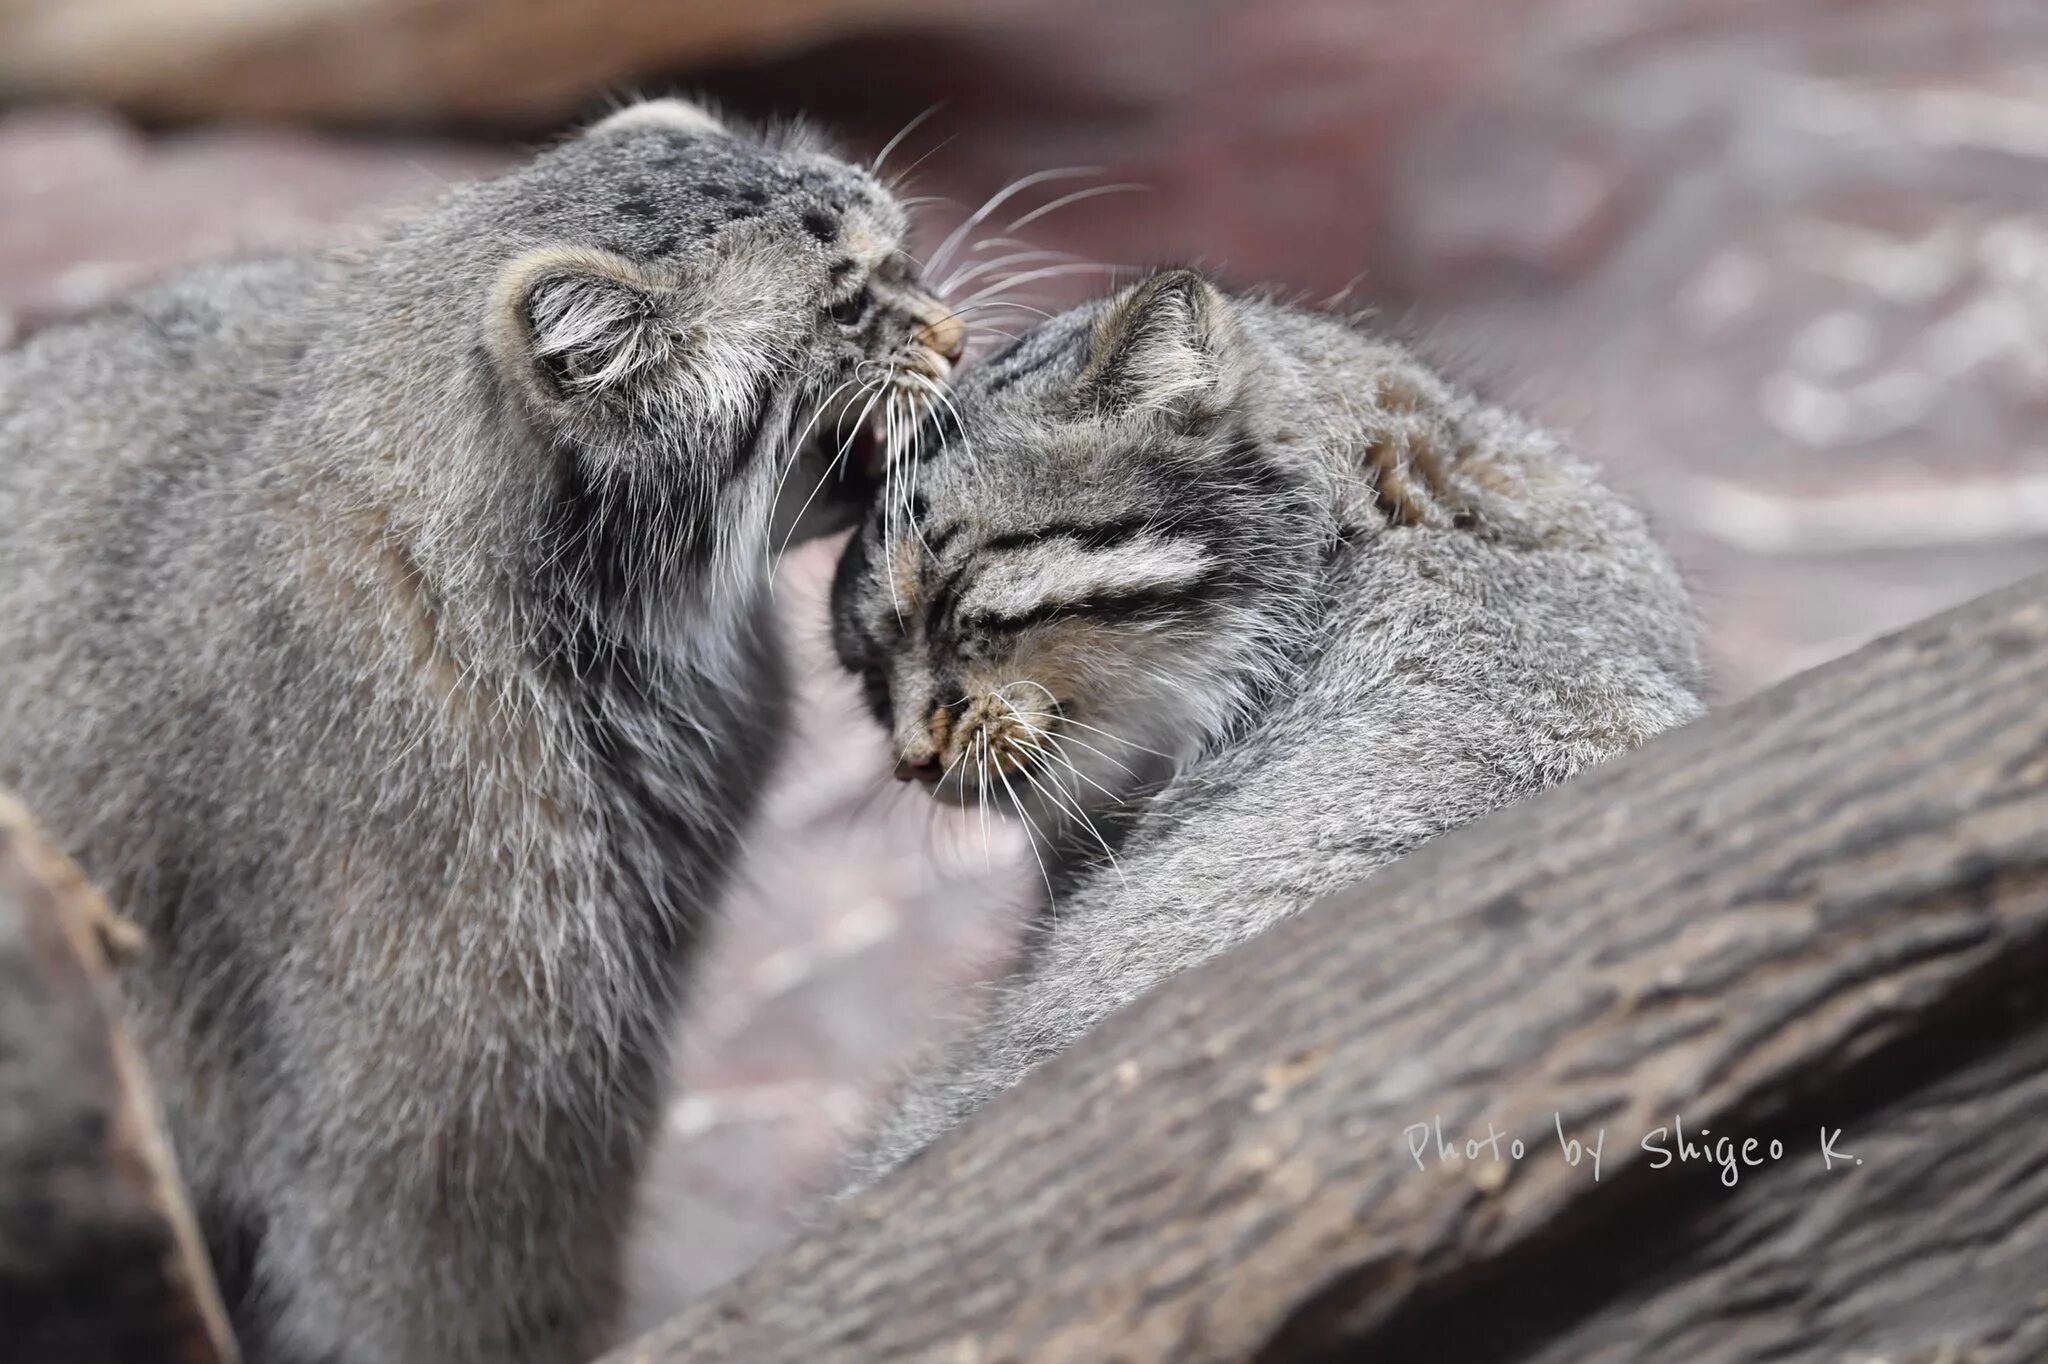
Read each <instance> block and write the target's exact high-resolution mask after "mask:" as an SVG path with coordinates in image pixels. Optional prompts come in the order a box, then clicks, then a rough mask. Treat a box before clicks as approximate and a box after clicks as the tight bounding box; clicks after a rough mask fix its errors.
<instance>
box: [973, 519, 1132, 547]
mask: <svg viewBox="0 0 2048 1364" xmlns="http://www.w3.org/2000/svg"><path fill="white" fill-rule="evenodd" d="M1158 527H1159V523H1158V520H1157V519H1156V518H1154V517H1151V516H1127V517H1123V518H1121V519H1119V520H1116V521H1097V522H1092V523H1088V522H1071V521H1055V522H1052V523H1050V524H1049V525H1044V526H1038V527H1036V528H1034V529H1032V530H1015V531H1009V532H1007V533H1006V534H1003V535H997V536H993V537H991V538H990V539H988V540H987V541H985V542H984V543H983V544H982V546H981V548H982V552H983V553H992V552H995V551H998V550H1005V549H1024V548H1026V547H1028V546H1031V545H1040V544H1044V543H1045V542H1046V541H1047V540H1072V541H1074V543H1075V544H1076V545H1077V546H1078V547H1080V548H1082V549H1109V548H1112V547H1113V546H1116V545H1121V544H1123V543H1124V542H1126V541H1128V540H1134V539H1136V538H1137V537H1138V536H1140V535H1143V534H1145V533H1146V532H1147V531H1152V530H1157V529H1158Z"/></svg>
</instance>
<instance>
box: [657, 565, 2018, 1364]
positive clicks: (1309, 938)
mask: <svg viewBox="0 0 2048 1364" xmlns="http://www.w3.org/2000/svg"><path fill="white" fill-rule="evenodd" d="M2044 597H2048V581H2036V582H2033V583H2029V584H2026V585H2024V586H2022V587H2020V588H2017V589H2013V590H2010V591H2007V592H2005V593H2002V594H1998V595H1995V596H1993V597H1989V598H1986V599H1984V600H1982V601H1979V602H1977V603H1975V604H1973V605H1971V606H1968V607H1965V608H1963V609H1961V610H1959V611H1956V612H1952V613H1950V614H1948V615H1945V616H1942V617H1938V618H1936V619H1934V620H1932V621H1929V622H1926V623H1923V624H1922V625H1920V626H1918V627H1915V628H1914V629H1911V630H1908V631H1906V632H1904V633H1903V634H1901V635H1899V636H1896V637H1893V638H1890V639H1887V640H1884V641H1881V642H1879V643H1877V644H1875V645H1872V646H1871V647H1869V648H1867V649H1865V650H1863V651H1862V652H1860V653H1858V654H1857V655H1855V656H1854V657H1852V658H1850V659H1847V660H1845V661H1843V662H1841V663H1839V664H1836V665H1832V666H1830V667H1827V668H1825V669H1822V670H1820V671H1817V672H1815V673H1812V674H1809V675H1807V676H1805V677H1802V678H1799V679H1796V680H1795V681H1794V682H1792V683H1790V684H1788V685H1786V686H1784V687H1780V688H1778V689H1776V690H1774V691H1772V692H1770V693H1767V694H1766V695H1763V696H1761V697H1758V698H1756V699H1754V700H1752V701H1750V702H1748V703H1745V704H1743V705H1740V706H1737V707H1734V708H1732V709H1730V710H1729V711H1727V712H1725V713H1723V714H1720V715H1717V716H1715V717H1713V718H1712V719H1710V720H1708V721H1705V722H1703V723H1701V724H1698V725H1696V726H1693V727H1691V728H1689V729H1687V730H1685V731H1683V732H1680V733H1677V734H1673V735H1669V736H1666V737H1665V738H1663V739H1661V740H1659V741H1657V742H1656V743H1654V744H1652V745H1650V746H1649V747H1648V748H1646V749H1645V750H1644V751H1642V752H1640V753H1636V754H1631V755H1629V756H1628V757H1626V758H1624V759H1621V760H1618V761H1616V762H1613V763H1611V764H1608V765H1607V766H1605V767H1603V768H1601V769H1600V770H1598V771H1595V772H1592V773H1589V774H1587V775H1586V776H1584V777H1582V778H1581V779H1579V780H1577V781H1575V782H1573V783H1571V784H1570V785H1569V786H1568V787H1567V788H1565V789H1563V790H1561V791H1557V792H1552V793H1548V794H1546V795H1544V796H1542V797H1539V798H1537V799H1533V800H1530V801H1527V802H1525V803H1523V804H1522V805H1520V806H1517V807H1515V808H1513V809H1511V810H1507V811H1504V812H1502V813H1500V814H1499V815H1496V816H1495V817H1493V818H1491V819H1489V820H1486V821H1483V822H1482V823H1481V824H1479V825H1477V826H1474V827H1472V828H1470V829H1466V830H1463V831H1460V832H1459V833H1457V834H1454V835H1452V836H1450V837H1446V838H1444V839H1442V840H1440V841H1439V842H1437V843H1436V844H1434V845H1432V846H1430V847H1429V848H1426V849H1424V850H1423V851H1422V852H1421V853H1420V854H1418V855H1416V856H1414V857H1411V858H1409V859H1407V860H1406V861H1404V862H1403V863H1401V864H1399V865H1398V866H1396V867H1393V868H1390V869H1389V870H1387V871H1386V872H1384V873H1382V874H1380V875H1379V876H1377V877H1376V878H1374V879H1372V880H1371V881H1370V882H1368V883H1366V884H1365V885H1364V886H1363V887H1361V888H1359V889H1358V890H1356V891H1354V892H1351V893H1347V894H1345V895H1341V896H1338V897H1334V898H1333V900H1331V901H1329V902H1326V903H1323V904H1321V905H1318V906H1315V907H1314V908H1312V909H1311V910H1309V911H1308V912H1306V913H1305V914H1303V915H1302V916H1301V917H1299V918H1297V919H1295V920H1293V921H1290V922H1289V923H1286V924H1283V925H1281V926H1280V927H1279V928H1278V929H1276V930H1275V931H1273V932H1271V933H1269V934H1267V935H1266V936H1264V937H1262V938H1261V939H1259V940H1257V941H1255V942H1252V943H1249V944H1246V945H1245V946H1244V947H1243V948H1241V949H1240V950H1237V951H1235V952H1232V953H1230V954H1228V955H1227V956H1225V957H1224V958H1221V959H1219V960H1218V961H1215V962H1212V963H1210V964H1209V965H1208V966H1205V967H1203V968H1201V969H1199V970H1197V971H1194V972H1191V973H1189V974H1188V975H1186V976H1183V977H1180V978H1178V979H1176V980H1174V981H1172V982H1169V983H1168V984H1167V985H1166V986H1164V987H1162V988H1160V989H1159V990H1157V991H1155V992H1154V993H1152V994H1151V995H1150V996H1148V997H1146V998H1145V999H1143V1000H1140V1001H1139V1002H1138V1003H1137V1004H1136V1005H1134V1006H1133V1007H1131V1008H1130V1009H1128V1010H1126V1011H1125V1012H1123V1013H1122V1014H1120V1015H1118V1016H1117V1017H1115V1018H1113V1019H1111V1020H1110V1021H1109V1022H1108V1023H1107V1024H1105V1025H1104V1026H1103V1027H1102V1028H1101V1029H1100V1030H1099V1031H1098V1032H1097V1033H1096V1034H1095V1035H1093V1036H1092V1037H1090V1038H1089V1039H1087V1040H1086V1041H1085V1042H1084V1043H1083V1044H1082V1045H1081V1046H1079V1047H1077V1048H1076V1049H1075V1050H1074V1051H1073V1052H1071V1053H1069V1054H1068V1055H1066V1056H1063V1057H1061V1058H1059V1059H1058V1060H1056V1061H1055V1062H1053V1063H1051V1064H1049V1065H1047V1066H1046V1067H1044V1068H1043V1069H1042V1070H1041V1071H1039V1072H1038V1073H1037V1074H1035V1075H1033V1076H1032V1077H1031V1078H1030V1080H1028V1081H1027V1082H1026V1083H1025V1084H1024V1085H1022V1086H1020V1088H1019V1089H1018V1090H1016V1091H1014V1092H1012V1093H1011V1094H1009V1095H1006V1096H1004V1098H1003V1099H1002V1100H1000V1101H998V1102H997V1103H995V1104H994V1105H992V1106H991V1107H990V1108H989V1109H988V1110H986V1111H985V1112H984V1113H983V1114H982V1115H981V1116H980V1118H979V1119H978V1120H977V1121H975V1122H972V1123H970V1124H968V1125H967V1126H966V1127H965V1128H963V1129H962V1130H961V1131H960V1132H958V1133H955V1134H954V1136H953V1137H951V1138H949V1139H948V1140H946V1141H944V1142H942V1143H940V1144H939V1146H937V1147H936V1148H934V1149H933V1150H931V1151H929V1152H927V1153H926V1154H925V1155H924V1156H923V1157H921V1158H919V1159H918V1160H916V1161H914V1162H912V1163H911V1164H910V1165H909V1166H908V1167H906V1168H905V1169H904V1170H903V1171H901V1172H899V1175H898V1177H896V1178H894V1179H892V1180H890V1181H887V1182H885V1183H884V1184H883V1185H882V1186H881V1187H879V1188H877V1189H875V1190H872V1191H871V1192H870V1193H868V1194H867V1195H865V1196H863V1197H862V1198H860V1199H858V1200H856V1201H854V1202H853V1203H851V1204H850V1205H848V1206H847V1207H846V1208H844V1209H842V1210H841V1211H840V1212H839V1213H838V1214H837V1215H836V1216H834V1217H833V1218H832V1219H831V1220H829V1221H828V1222H827V1223H826V1224H825V1225H823V1226H821V1227H820V1228H818V1229H817V1230H816V1232H815V1233H814V1234H813V1235H812V1236H810V1237H809V1238H808V1239H806V1240H804V1241H803V1242H801V1243H799V1244H798V1245H796V1246H795V1247H793V1248H792V1249H790V1250H788V1251H787V1252H785V1253H783V1254H781V1255H779V1256H777V1257H774V1258H773V1259H771V1260H770V1261H769V1262H768V1263H766V1264H764V1265H762V1266H761V1267H759V1268H758V1269H756V1270H755V1271H754V1272H752V1273H750V1274H748V1275H746V1276H745V1277H743V1278H742V1279H741V1280H740V1281H739V1282H737V1283H736V1284H734V1285H732V1286H731V1287H730V1288H729V1289H728V1290H727V1291H725V1292H723V1293H722V1294H720V1295H718V1296H716V1297H715V1298H714V1299H712V1300H709V1301H707V1302H704V1303H702V1304H699V1305H698V1306H696V1307H695V1308H693V1309H692V1310H690V1311H689V1312H687V1313H685V1314H684V1315H683V1316H681V1317H680V1318H678V1319H677V1320H676V1321H674V1322H672V1323H671V1324H670V1325H668V1326H667V1327H665V1328H663V1329H662V1330H660V1331H658V1332H656V1333H654V1334H653V1335H652V1336H650V1337H648V1338H646V1339H645V1340H643V1341H642V1342H640V1343H639V1344H638V1345H636V1346H634V1347H630V1348H629V1349H628V1350H627V1351H625V1352H623V1353H622V1354H621V1355H620V1356H619V1358H621V1359H632V1360H640V1361H667V1362H668V1364H683V1362H684V1361H687V1362H688V1364H710V1362H711V1361H724V1360H735V1361H737V1360H745V1361H749V1362H750V1364H767V1362H768V1361H803V1362H804V1364H822V1362H823V1361H834V1360H848V1361H851V1360H882V1359H887V1360H892V1361H895V1360H947V1361H969V1360H972V1361H979V1362H980V1364H996V1361H1025V1360H1029V1361H1057V1360H1076V1361H1079V1360H1087V1361H1104V1360H1117V1361H1155V1360H1156V1361H1175V1364H1194V1362H1196V1361H1253V1360H1256V1361H1260V1362H1261V1364H1277V1362H1278V1361H1293V1360H1312V1359H1328V1358H1353V1357H1355V1358H1360V1359H1372V1360H1380V1361H1384V1360H1403V1359H1417V1360H1421V1359H1428V1360H1431V1361H1439V1362H1441V1361H1453V1360H1455V1361H1459V1362H1460V1364H1465V1362H1467V1361H1478V1360H1508V1359H1525V1358H1536V1359H1543V1360H1546V1361H1548V1360H1558V1361H1562V1360H1568V1359H1569V1360H1579V1359H1586V1358H1613V1359H1624V1358H1625V1359H1642V1358H1675V1359H1688V1360H1722V1359H1725V1360H1738V1359H1745V1360H1746V1359H1754V1358H1759V1357H1764V1356H1766V1355H1768V1357H1770V1358H1773V1359H1829V1360H1839V1359H1845V1358H1860V1357H1866V1356H1868V1357H1881V1358H1888V1359H1905V1358H1909V1357H1912V1358H1925V1359H1928V1360H1935V1359H1954V1360H1964V1359H1969V1360H1998V1359H2014V1360H2019V1359H2030V1360H2031V1359H2038V1358H2040V1357H2042V1355H2043V1354H2044V1353H2048V1327H2044V1321H2048V1302H2044V1301H2043V1299H2042V1297H2041V1294H2042V1293H2043V1292H2044V1291H2048V1123H2044V1121H2043V1119H2044V1118H2048V704H2044V699H2048V604H2044ZM1438 1118H1441V1121H1442V1124H1443V1130H1444V1133H1445V1136H1446V1137H1447V1138H1452V1139H1455V1140H1457V1141H1459V1142H1464V1141H1467V1140H1470V1139H1472V1138H1475V1137H1480V1138H1483V1137H1486V1136H1487V1135H1488V1131H1489V1124H1491V1125H1492V1128H1493V1129H1494V1130H1497V1131H1499V1132H1500V1133H1501V1134H1503V1135H1502V1138H1501V1139H1502V1141H1503V1142H1504V1143H1506V1142H1509V1141H1513V1140H1520V1141H1522V1142H1523V1143H1524V1144H1525V1153H1524V1155H1523V1157H1522V1158H1521V1159H1519V1160H1513V1159H1507V1160H1503V1161H1502V1162H1500V1163H1495V1162H1493V1161H1492V1160H1491V1159H1481V1160H1476V1161H1474V1160H1465V1159H1456V1160H1449V1161H1440V1160H1439V1159H1437V1157H1436V1154H1435V1152H1434V1149H1433V1142H1434V1129H1433V1124H1434V1122H1435V1121H1436V1120H1437V1119H1438ZM1679 1118H1682V1119H1683V1120H1684V1123H1685V1125H1686V1128H1687V1132H1688V1135H1689V1136H1693V1137H1694V1138H1695V1139H1696V1140H1697V1139H1698V1138H1701V1137H1706V1138H1708V1139H1709V1140H1711V1139H1712V1138H1713V1137H1721V1136H1734V1137H1735V1138H1736V1139H1737V1140H1738V1141H1740V1140H1741V1139H1742V1138H1745V1137H1754V1138H1757V1139H1759V1140H1760V1141H1763V1142H1766V1143H1767V1142H1768V1141H1769V1140H1770V1139H1771V1138H1773V1137H1775V1138H1777V1139H1779V1140H1780V1141H1782V1142H1783V1143H1784V1155H1783V1158H1782V1159H1780V1160H1778V1161H1776V1162H1775V1163H1772V1164H1770V1165H1768V1168H1749V1169H1740V1170H1739V1171H1738V1175H1739V1178H1738V1182H1737V1183H1736V1185H1735V1186H1734V1187H1733V1188H1730V1187H1727V1186H1725V1185H1724V1184H1723V1183H1721V1182H1720V1176H1721V1169H1720V1168H1719V1167H1718V1166H1714V1165H1710V1164H1707V1163H1704V1162H1702V1161H1699V1160H1693V1161H1689V1162H1686V1163H1683V1164H1680V1163H1677V1162H1673V1163H1672V1164H1670V1165H1667V1166H1665V1167H1664V1168H1661V1169H1659V1168H1652V1160H1653V1157H1652V1154H1651V1153H1650V1152H1649V1151H1648V1150H1646V1149H1645V1148H1644V1147H1643V1146H1642V1145H1640V1144H1639V1143H1640V1142H1641V1140H1642V1139H1643V1138H1644V1137H1645V1136H1646V1135H1648V1134H1651V1133H1653V1131H1654V1130H1655V1129H1657V1128H1659V1127H1667V1128H1668V1127H1670V1126H1672V1125H1673V1124H1674V1122H1675V1120H1677V1119H1679ZM1417 1123H1430V1124H1432V1130H1431V1132H1430V1136H1431V1139H1432V1149H1431V1150H1430V1151H1429V1152H1428V1153H1426V1154H1425V1156H1424V1159H1423V1161H1422V1163H1421V1164H1422V1168H1418V1162H1417V1160H1416V1159H1415V1158H1413V1157H1412V1156H1411V1151H1410V1147H1409V1145H1408V1141H1407V1137H1406V1136H1405V1135H1404V1133H1405V1132H1406V1131H1407V1130H1408V1129H1410V1128H1411V1125H1413V1124H1417ZM1560 1126H1561V1127H1562V1130H1563V1132H1564V1134H1565V1135H1566V1136H1568V1137H1570V1138H1573V1139H1575V1140H1578V1141H1580V1142H1582V1143H1585V1145H1586V1146H1587V1147H1590V1146H1591V1144H1592V1142H1593V1140H1594V1139H1595V1136H1596V1133H1599V1132H1601V1131H1603V1130H1604V1132H1605V1134H1606V1137H1605V1141H1604V1144H1603V1146H1602V1151H1601V1157H1600V1161H1601V1165H1600V1171H1599V1178H1598V1180H1597V1181H1596V1180H1595V1179H1594V1178H1593V1170H1592V1155H1591V1153H1590V1150H1586V1151H1584V1152H1582V1154H1581V1157H1580V1162H1579V1164H1578V1165H1577V1166H1574V1165H1572V1164H1571V1163H1569V1162H1568V1161H1567V1160H1566V1159H1565V1157H1564V1155H1563V1153H1562V1150H1561V1143H1560V1138H1559V1128H1560ZM1823 1126H1825V1127H1826V1128H1828V1129H1829V1130H1839V1131H1840V1133H1841V1136H1840V1137H1839V1139H1838V1149H1840V1150H1844V1151H1847V1152H1850V1153H1853V1156H1855V1157H1861V1159H1862V1160H1863V1164H1861V1165H1856V1164H1853V1163H1847V1162H1842V1161H1838V1162H1836V1163H1835V1165H1834V1167H1833V1168H1831V1169H1830V1168H1827V1167H1826V1166H1825V1165H1824V1163H1823V1157H1822V1154H1821V1149H1820V1133H1821V1129H1822V1128H1823ZM1709 1134H1711V1135H1709ZM1667 1149H1668V1144H1667ZM1762 1149H1763V1150H1764V1151H1765V1152H1766V1153H1767V1151H1768V1147H1767V1146H1765V1147H1764V1148H1762ZM1738 1150H1739V1148H1738Z"/></svg>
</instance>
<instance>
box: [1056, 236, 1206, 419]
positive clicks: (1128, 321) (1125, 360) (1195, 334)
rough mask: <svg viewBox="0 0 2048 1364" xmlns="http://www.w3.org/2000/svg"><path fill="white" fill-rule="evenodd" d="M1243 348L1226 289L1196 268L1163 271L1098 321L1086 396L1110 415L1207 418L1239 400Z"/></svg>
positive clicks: (1084, 378)
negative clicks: (1226, 295)
mask: <svg viewBox="0 0 2048 1364" xmlns="http://www.w3.org/2000/svg"><path fill="white" fill-rule="evenodd" d="M1240 344H1241V338H1240V336H1239V333H1238V330H1237V325H1236V323H1235V321H1234V320H1233V319H1232V317H1231V307H1230V300H1229V299H1228V298H1226V297H1225V296H1224V294H1223V293H1222V291H1221V290H1219V289H1217V287H1216V286H1215V285H1213V284H1211V283H1210V282H1209V281H1208V280H1207V279H1205V278H1204V277H1203V276H1202V275H1201V274H1200V273H1199V272H1198V271H1194V270H1186V269H1174V270H1162V271H1160V272H1159V273H1158V274H1156V275H1153V276H1152V277H1151V278H1150V279H1147V280H1144V281H1142V282H1141V283H1139V284H1136V285H1133V286H1132V287H1131V288H1130V289H1129V290H1127V291H1126V292H1125V293H1124V294H1123V295H1122V296H1121V297H1120V298H1118V299H1117V300H1116V301H1115V302H1113V303H1112V304H1111V305H1110V307H1109V311H1108V312H1107V313H1105V314H1104V315H1103V318H1102V320H1101V321H1100V322H1098V323H1097V324H1096V327H1095V335H1094V338H1093V344H1092V348H1091V352H1090V359H1089V363H1088V368H1087V371H1086V372H1085V374H1084V375H1083V376H1082V381H1081V386H1082V391H1083V392H1084V393H1085V394H1086V395H1087V397H1088V399H1089V401H1090V402H1091V403H1092V404H1093V405H1094V406H1095V407H1096V409H1097V410H1099V411H1101V412H1104V413H1105V414H1108V415H1112V416H1124V415H1142V414H1156V415H1158V416H1160V417H1163V418H1165V419H1167V420H1169V421H1173V422H1182V423H1186V422H1198V421H1203V420H1207V419H1208V418H1210V417H1213V416H1214V415H1216V414H1217V413H1219V412H1221V411H1222V410H1224V409H1225V408H1227V407H1228V406H1230V405H1231V404H1232V403H1233V402H1234V401H1235V399H1236V396H1237V388H1238V384H1237V372H1238V356H1237V348H1238V346H1239V345H1240Z"/></svg>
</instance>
